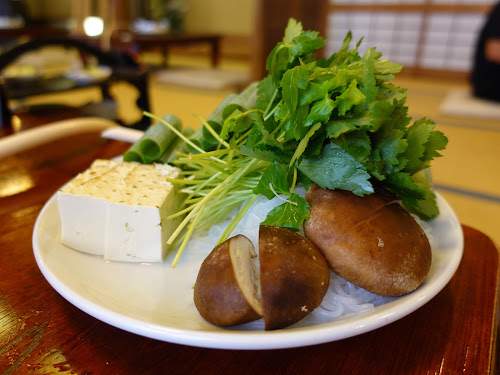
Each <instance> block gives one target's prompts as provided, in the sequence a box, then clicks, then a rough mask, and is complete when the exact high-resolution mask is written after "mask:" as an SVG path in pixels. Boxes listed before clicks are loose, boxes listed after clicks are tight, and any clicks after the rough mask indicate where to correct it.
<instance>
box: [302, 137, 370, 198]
mask: <svg viewBox="0 0 500 375" xmlns="http://www.w3.org/2000/svg"><path fill="white" fill-rule="evenodd" d="M298 169H299V170H300V171H301V172H302V173H303V174H304V175H306V176H307V177H308V178H309V179H311V180H312V181H314V182H315V183H317V184H318V185H319V186H321V187H322V188H325V189H330V190H335V189H343V190H349V191H352V192H353V193H354V194H356V195H360V196H362V195H364V194H371V193H373V191H374V190H373V186H372V184H371V183H370V181H369V179H370V175H369V174H368V172H367V171H366V168H365V167H364V166H363V164H362V163H360V162H359V161H357V160H356V159H354V158H353V157H352V156H351V155H350V154H349V153H348V152H347V151H345V150H344V149H343V148H342V147H340V146H338V145H336V144H334V143H328V144H326V145H325V146H324V147H323V151H322V153H321V155H320V156H319V157H311V158H304V159H303V160H302V161H301V162H300V164H299V165H298Z"/></svg>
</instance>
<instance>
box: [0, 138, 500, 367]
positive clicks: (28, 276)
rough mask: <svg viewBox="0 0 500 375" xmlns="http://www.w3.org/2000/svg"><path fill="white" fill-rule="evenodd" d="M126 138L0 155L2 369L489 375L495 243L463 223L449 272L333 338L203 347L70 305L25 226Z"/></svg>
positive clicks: (495, 279) (70, 140) (62, 143)
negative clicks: (428, 294) (361, 329)
mask: <svg viewBox="0 0 500 375" xmlns="http://www.w3.org/2000/svg"><path fill="white" fill-rule="evenodd" d="M0 130H1V129H0ZM1 135H2V134H1V133H0V136H1ZM128 146H129V145H128V144H126V143H121V142H117V141H109V140H103V139H101V138H100V137H99V135H98V134H85V135H83V136H81V135H80V136H78V137H69V138H66V139H64V140H61V141H57V142H53V143H51V144H47V145H46V146H43V147H39V148H37V149H34V150H30V151H29V152H24V153H22V154H19V155H16V156H11V157H8V158H5V159H3V160H0V374H163V373H165V374H166V373H168V374H241V375H244V374H252V375H255V374H311V373H312V374H363V375H366V374H406V375H408V374H438V373H439V374H453V375H455V374H489V373H494V369H493V368H494V365H495V347H496V341H497V314H498V311H497V303H498V298H497V293H498V251H497V248H496V247H495V245H494V244H493V243H492V241H491V240H490V239H489V238H488V237H486V236H485V235H484V234H482V233H481V232H479V231H477V230H474V229H472V228H470V227H464V228H463V229H464V233H465V251H464V257H463V259H462V262H461V264H460V266H459V268H458V271H457V273H456V274H455V275H454V277H453V278H452V280H451V281H450V283H449V284H448V285H447V286H446V287H445V288H444V289H443V290H442V291H441V292H440V293H439V294H438V295H437V296H436V297H435V298H434V299H432V300H431V301H430V302H429V303H427V304H426V305H424V306H423V307H422V308H420V309H419V310H417V311H415V312H414V313H412V314H410V315H409V316H407V317H405V318H403V319H401V320H399V321H396V322H394V323H392V324H390V325H388V326H385V327H383V328H380V329H377V330H375V331H372V332H369V333H365V334H363V335H360V336H357V337H353V338H349V339H345V340H341V341H337V342H331V343H326V344H322V345H316V346H310V347H302V348H295V349H280V350H270V351H236V350H234V351H231V350H217V349H202V348H195V347H188V346H182V345H176V344H170V343H165V342H160V341H155V340H152V339H148V338H144V337H140V336H137V335H135V334H132V333H128V332H125V331H122V330H120V329H117V328H114V327H112V326H110V325H107V324H105V323H103V322H101V321H99V320H96V319H95V318H93V317H91V316H89V315H87V314H86V313H84V312H82V311H80V310H79V309H77V308H76V307H74V306H73V305H71V304H70V303H68V302H67V301H66V300H65V299H64V298H62V297H61V296H60V295H59V294H58V293H57V292H56V291H55V290H54V289H52V287H51V286H50V285H49V284H48V282H47V281H46V280H45V279H44V277H43V276H42V274H41V273H40V271H39V269H38V267H37V265H36V263H35V259H34V257H33V251H32V245H31V236H32V230H33V225H34V222H35V219H36V217H37V215H38V213H39V211H40V209H41V208H42V206H43V204H44V203H45V202H46V201H47V199H48V198H49V197H50V196H51V195H52V194H53V193H54V191H55V190H56V189H57V188H58V187H60V186H61V185H62V184H64V183H65V182H66V181H68V180H69V179H70V178H72V177H73V176H74V175H75V174H76V173H78V172H80V171H82V170H84V169H85V168H87V167H88V166H89V165H90V163H91V162H92V160H93V159H95V158H97V157H100V158H111V157H113V156H116V155H119V154H121V153H123V151H124V150H125V149H126V148H127V147H128Z"/></svg>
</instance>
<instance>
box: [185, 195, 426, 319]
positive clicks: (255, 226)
mask: <svg viewBox="0 0 500 375" xmlns="http://www.w3.org/2000/svg"><path fill="white" fill-rule="evenodd" d="M295 193H296V194H298V195H300V196H302V197H304V196H305V193H306V190H305V189H304V188H303V187H298V188H297V189H296V190H295ZM286 198H287V197H286V196H281V197H275V198H273V199H271V200H268V199H267V198H266V197H264V196H260V197H259V198H258V199H257V200H256V202H255V203H254V204H253V205H252V207H251V208H250V209H249V210H248V212H247V213H246V214H245V215H244V216H243V218H242V219H241V221H240V222H239V224H238V225H237V226H236V228H235V229H234V231H233V232H232V233H231V235H230V237H232V236H235V235H237V234H242V235H245V236H246V237H247V238H248V239H249V240H250V241H252V243H253V244H254V246H255V251H256V252H257V254H258V251H259V249H258V246H259V241H258V238H259V225H260V223H261V222H263V221H264V220H265V218H266V216H267V214H268V213H269V212H270V211H271V210H272V209H273V208H275V207H276V206H279V205H280V204H282V203H283V199H286ZM415 219H416V220H417V222H418V223H419V224H420V225H421V226H422V228H423V230H424V231H425V232H426V234H427V236H428V237H429V241H430V242H431V245H432V235H431V228H430V226H429V225H428V224H427V223H425V222H422V221H420V220H418V218H417V217H415ZM229 222H230V219H228V220H227V221H224V222H222V223H220V224H217V225H215V226H213V227H212V228H211V229H210V230H209V232H208V234H207V235H205V236H201V237H200V236H195V237H194V238H193V239H192V240H191V241H190V244H189V245H190V246H189V247H194V248H195V247H198V246H204V247H207V246H209V247H210V249H212V248H213V247H214V246H215V244H216V242H217V240H218V239H219V237H220V236H221V235H222V232H223V231H224V230H225V229H226V227H227V225H228V224H229ZM302 234H303V233H302ZM330 276H331V277H330V286H329V288H328V291H327V293H326V295H325V297H324V298H323V301H322V303H321V305H320V306H319V307H318V308H316V309H315V310H314V311H313V312H312V313H311V314H309V315H308V316H306V317H305V318H304V319H303V320H302V321H301V325H309V324H313V323H316V324H317V323H322V322H328V321H331V320H333V319H337V318H341V317H344V316H348V315H352V314H359V313H363V312H367V311H371V310H373V309H374V308H375V306H378V305H382V304H385V303H388V302H390V301H393V300H394V298H393V297H383V296H379V295H376V294H373V293H370V292H368V291H366V290H364V289H362V288H360V287H357V286H356V285H354V284H352V283H350V282H348V281H346V280H344V279H343V278H342V277H340V276H338V275H336V274H335V273H333V272H330Z"/></svg>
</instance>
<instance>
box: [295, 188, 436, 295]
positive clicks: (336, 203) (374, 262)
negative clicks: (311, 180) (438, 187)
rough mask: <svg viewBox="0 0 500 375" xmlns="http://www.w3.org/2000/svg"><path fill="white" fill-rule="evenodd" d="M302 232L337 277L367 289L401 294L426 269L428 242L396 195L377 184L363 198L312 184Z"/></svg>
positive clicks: (420, 279)
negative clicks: (308, 212) (309, 210)
mask: <svg viewBox="0 0 500 375" xmlns="http://www.w3.org/2000/svg"><path fill="white" fill-rule="evenodd" d="M306 200H307V201H308V203H309V205H310V206H311V215H310V218H309V219H308V220H307V221H306V222H305V223H304V234H305V235H306V237H307V238H309V239H310V240H311V241H312V242H313V243H314V244H315V245H316V246H317V247H318V248H319V250H320V251H321V252H322V254H323V255H324V256H325V258H326V261H327V262H328V265H329V267H330V268H331V269H332V270H333V271H334V272H335V273H336V274H338V275H340V276H341V277H343V278H344V279H346V280H347V281H350V282H352V283H353V284H355V285H358V286H360V287H362V288H364V289H366V290H368V291H370V292H372V293H375V294H379V295H383V296H401V295H404V294H407V293H409V292H411V291H413V290H415V289H417V288H418V287H419V286H420V285H421V284H422V282H423V281H424V279H425V276H426V275H427V273H428V272H429V269H430V266H431V261H432V253H431V246H430V243H429V240H428V238H427V236H426V234H425V233H424V231H423V230H422V228H421V227H420V225H419V224H418V223H417V222H416V221H415V219H414V218H413V217H412V216H411V215H410V214H409V213H408V212H407V211H406V210H405V209H404V208H403V207H402V206H401V205H400V204H399V201H398V199H397V197H396V196H395V195H393V194H392V193H391V192H389V191H388V190H386V189H383V188H380V187H377V188H376V191H375V193H373V194H370V195H366V196H364V197H360V196H357V195H355V194H353V193H351V192H349V191H344V190H328V189H323V188H320V187H319V186H317V185H313V186H312V187H311V188H310V189H309V191H308V192H307V194H306Z"/></svg>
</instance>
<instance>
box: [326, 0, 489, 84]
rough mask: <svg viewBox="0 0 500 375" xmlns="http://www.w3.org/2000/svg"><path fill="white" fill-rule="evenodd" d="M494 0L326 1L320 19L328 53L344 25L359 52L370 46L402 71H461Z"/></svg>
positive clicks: (467, 64) (468, 65) (469, 63)
mask: <svg viewBox="0 0 500 375" xmlns="http://www.w3.org/2000/svg"><path fill="white" fill-rule="evenodd" d="M493 3H494V0H475V1H474V0H434V1H430V0H413V1H412V0H406V1H405V0H385V1H376V0H371V1H370V0H330V3H329V13H328V18H327V22H326V30H327V31H326V33H327V40H328V44H327V46H326V49H325V51H326V53H327V54H330V53H332V52H334V51H335V50H337V49H338V48H339V46H340V45H341V43H342V41H343V39H344V37H345V35H346V34H347V32H348V31H349V30H351V32H352V33H353V39H354V42H357V41H358V40H359V39H360V38H361V37H363V38H364V39H363V43H362V44H361V47H360V52H361V53H362V52H364V51H365V50H366V49H367V48H369V47H372V46H376V47H377V49H378V50H379V51H380V52H382V53H383V56H384V58H388V59H391V60H392V61H395V62H398V63H400V64H403V65H405V68H406V70H407V71H410V72H416V73H423V74H425V73H432V72H433V73H436V72H443V71H446V72H448V73H452V74H453V73H458V74H459V75H460V74H462V75H464V76H465V75H466V74H467V73H468V72H469V71H470V69H471V67H472V57H473V53H474V48H475V43H476V38H477V36H478V33H479V31H480V29H481V27H482V25H483V23H484V21H485V17H486V15H487V12H488V11H489V9H490V7H491V5H492V4H493Z"/></svg>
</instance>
